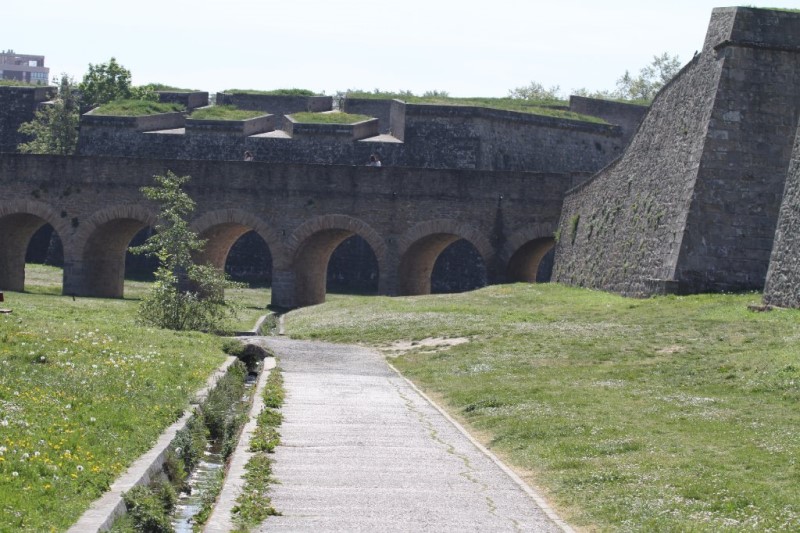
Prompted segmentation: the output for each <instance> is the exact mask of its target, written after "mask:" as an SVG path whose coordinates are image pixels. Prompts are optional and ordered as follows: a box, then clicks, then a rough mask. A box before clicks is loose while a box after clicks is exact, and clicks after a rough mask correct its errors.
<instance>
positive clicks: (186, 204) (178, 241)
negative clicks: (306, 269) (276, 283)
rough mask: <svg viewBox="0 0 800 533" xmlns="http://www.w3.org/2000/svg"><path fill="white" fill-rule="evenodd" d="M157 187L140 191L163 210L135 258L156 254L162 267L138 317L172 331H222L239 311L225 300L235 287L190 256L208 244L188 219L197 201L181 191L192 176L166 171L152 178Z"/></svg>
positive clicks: (140, 308)
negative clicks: (190, 225)
mask: <svg viewBox="0 0 800 533" xmlns="http://www.w3.org/2000/svg"><path fill="white" fill-rule="evenodd" d="M153 178H154V180H155V182H156V186H155V187H142V189H141V191H142V194H144V196H145V197H146V198H147V199H149V200H153V201H155V202H158V203H159V204H160V206H161V212H160V218H161V220H160V222H159V223H158V224H157V225H156V228H155V229H156V232H155V233H154V234H153V235H152V236H150V237H149V238H148V239H147V240H146V241H145V243H144V244H143V245H141V246H136V247H133V248H131V249H130V251H131V253H134V254H145V255H148V256H155V257H157V258H158V260H159V266H158V268H157V269H156V272H155V278H156V281H155V283H154V285H153V289H152V291H151V292H150V294H148V295H147V296H145V297H144V298H143V299H142V303H141V305H140V306H139V319H140V320H141V321H142V322H143V323H145V324H150V325H154V326H158V327H161V328H166V329H173V330H198V331H221V330H222V329H223V325H224V322H225V320H226V319H227V318H230V317H232V316H235V314H236V307H235V306H234V305H232V304H231V302H229V301H227V300H226V299H225V288H227V287H232V286H235V285H236V284H235V283H232V282H230V281H228V280H227V279H226V277H225V274H224V273H223V272H220V271H219V270H217V269H215V268H214V267H212V266H210V265H197V264H195V262H194V260H193V258H192V254H194V253H197V252H199V251H200V250H202V248H203V246H204V245H205V241H204V240H202V239H200V238H199V237H198V236H197V234H196V233H194V232H193V231H192V230H191V229H190V228H189V223H188V222H187V220H186V217H187V216H188V215H189V214H190V213H191V212H192V211H194V207H195V203H194V201H193V200H192V199H191V198H190V197H189V195H188V194H186V192H184V191H183V189H182V187H183V185H184V184H186V183H187V182H188V181H189V180H190V179H191V178H190V177H189V176H177V175H175V174H174V173H173V172H171V171H168V172H167V173H166V174H165V175H163V176H162V175H156V176H154V177H153Z"/></svg>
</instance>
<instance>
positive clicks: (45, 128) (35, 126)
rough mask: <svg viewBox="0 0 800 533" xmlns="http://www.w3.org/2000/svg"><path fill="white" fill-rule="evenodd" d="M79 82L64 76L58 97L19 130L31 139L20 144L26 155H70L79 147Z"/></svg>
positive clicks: (38, 111)
mask: <svg viewBox="0 0 800 533" xmlns="http://www.w3.org/2000/svg"><path fill="white" fill-rule="evenodd" d="M74 88H75V82H74V80H73V79H72V78H70V77H69V76H67V75H66V74H62V75H61V82H60V84H59V87H58V96H57V97H56V99H55V100H53V101H52V102H50V103H46V104H44V105H42V106H41V107H40V108H39V109H38V110H37V111H36V113H35V114H34V118H33V120H32V121H30V122H26V123H24V124H22V125H20V127H19V132H20V133H22V134H24V135H29V136H30V137H31V140H30V141H28V142H25V143H21V144H20V145H19V147H18V148H19V151H20V152H22V153H23V154H57V155H70V154H72V153H74V152H75V148H76V147H77V145H78V101H77V98H76V97H75V92H74Z"/></svg>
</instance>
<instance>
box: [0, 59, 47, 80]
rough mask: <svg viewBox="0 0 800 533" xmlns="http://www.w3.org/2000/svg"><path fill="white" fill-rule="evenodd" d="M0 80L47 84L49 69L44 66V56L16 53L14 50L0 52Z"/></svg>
mask: <svg viewBox="0 0 800 533" xmlns="http://www.w3.org/2000/svg"><path fill="white" fill-rule="evenodd" d="M0 80H18V81H21V82H25V83H35V84H38V85H47V84H48V83H49V80H50V69H49V68H47V67H45V66H44V56H32V55H27V54H17V53H14V50H3V51H1V52H0Z"/></svg>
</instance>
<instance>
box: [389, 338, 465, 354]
mask: <svg viewBox="0 0 800 533" xmlns="http://www.w3.org/2000/svg"><path fill="white" fill-rule="evenodd" d="M465 342H469V339H468V338H466V337H453V338H448V339H446V338H444V337H428V338H427V339H422V340H418V341H395V342H393V343H392V344H390V345H389V346H384V347H382V348H381V351H382V352H384V353H386V354H388V355H400V354H403V353H406V352H410V351H411V350H420V351H422V352H427V353H431V352H438V351H441V350H446V349H447V348H450V347H451V346H458V345H459V344H464V343H465Z"/></svg>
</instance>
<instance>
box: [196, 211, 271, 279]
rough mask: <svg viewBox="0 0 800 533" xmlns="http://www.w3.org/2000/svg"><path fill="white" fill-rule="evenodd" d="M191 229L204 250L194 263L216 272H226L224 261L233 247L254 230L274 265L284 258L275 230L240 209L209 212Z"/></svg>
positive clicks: (198, 219) (197, 220)
mask: <svg viewBox="0 0 800 533" xmlns="http://www.w3.org/2000/svg"><path fill="white" fill-rule="evenodd" d="M191 227H192V230H193V231H196V232H197V234H198V235H199V237H200V238H201V239H205V240H206V245H205V247H204V248H203V250H202V251H201V252H200V253H198V254H197V256H196V257H195V260H196V261H197V262H198V263H201V264H210V265H212V266H214V267H215V268H217V269H219V270H224V269H225V262H226V259H227V258H228V254H229V253H230V251H231V248H232V247H233V245H234V244H236V242H237V241H238V240H239V239H240V238H241V237H242V236H244V235H245V234H246V233H249V232H250V231H254V232H255V233H256V234H258V236H259V237H261V239H262V240H263V241H264V243H265V244H266V246H267V249H268V250H269V253H270V255H271V257H272V262H273V263H276V262H280V261H282V260H283V258H284V257H285V256H286V252H285V248H284V246H283V244H282V243H281V240H280V239H279V237H278V234H277V233H276V232H275V230H273V229H272V228H271V227H270V226H269V225H268V224H267V223H266V222H264V221H263V220H261V219H260V218H258V217H257V216H255V215H253V214H251V213H248V212H246V211H242V210H240V209H222V210H218V211H211V212H209V213H206V214H204V215H203V216H201V217H199V218H197V219H196V220H194V221H192V223H191Z"/></svg>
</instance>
